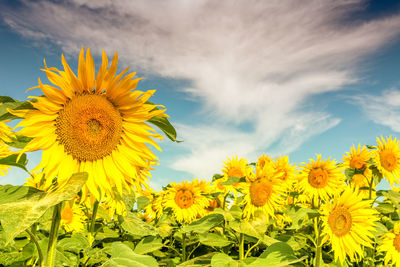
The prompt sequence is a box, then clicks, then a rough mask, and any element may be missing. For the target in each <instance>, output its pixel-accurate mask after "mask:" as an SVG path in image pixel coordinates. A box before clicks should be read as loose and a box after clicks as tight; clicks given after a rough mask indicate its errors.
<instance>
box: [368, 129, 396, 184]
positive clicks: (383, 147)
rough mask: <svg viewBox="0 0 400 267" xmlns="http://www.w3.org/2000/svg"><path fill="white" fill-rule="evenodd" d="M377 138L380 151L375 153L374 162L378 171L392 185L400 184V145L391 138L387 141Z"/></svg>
mask: <svg viewBox="0 0 400 267" xmlns="http://www.w3.org/2000/svg"><path fill="white" fill-rule="evenodd" d="M381 138H382V140H380V139H379V138H376V142H377V143H378V149H377V150H375V151H374V152H375V153H374V161H375V165H376V167H377V168H378V170H379V171H380V172H381V173H382V175H383V176H385V177H386V178H387V179H388V180H389V183H390V185H393V183H399V182H400V143H399V141H398V140H397V139H396V138H394V139H393V140H392V137H391V136H389V138H388V139H387V140H385V139H384V138H383V137H381Z"/></svg>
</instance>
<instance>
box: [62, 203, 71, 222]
mask: <svg viewBox="0 0 400 267" xmlns="http://www.w3.org/2000/svg"><path fill="white" fill-rule="evenodd" d="M73 217H74V212H73V211H72V209H71V208H70V207H65V208H64V209H63V210H62V212H61V219H63V220H64V221H65V223H66V224H70V223H71V222H72V218H73Z"/></svg>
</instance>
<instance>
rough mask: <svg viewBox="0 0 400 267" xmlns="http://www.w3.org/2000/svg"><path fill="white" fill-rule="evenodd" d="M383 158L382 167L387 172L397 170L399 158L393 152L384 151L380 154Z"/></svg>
mask: <svg viewBox="0 0 400 267" xmlns="http://www.w3.org/2000/svg"><path fill="white" fill-rule="evenodd" d="M379 156H380V158H381V164H382V167H383V168H385V169H386V170H387V171H389V172H391V171H393V170H394V169H395V167H396V163H397V158H396V155H395V154H394V153H393V152H392V151H387V150H383V151H382V152H381V153H380V154H379Z"/></svg>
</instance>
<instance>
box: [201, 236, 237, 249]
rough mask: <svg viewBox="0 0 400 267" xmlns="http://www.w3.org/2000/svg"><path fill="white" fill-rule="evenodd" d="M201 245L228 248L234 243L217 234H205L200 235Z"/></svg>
mask: <svg viewBox="0 0 400 267" xmlns="http://www.w3.org/2000/svg"><path fill="white" fill-rule="evenodd" d="M199 241H200V243H202V244H203V245H206V246H210V247H226V246H228V245H230V244H232V241H230V240H228V239H226V237H225V236H221V235H219V234H216V233H204V234H201V235H200V238H199Z"/></svg>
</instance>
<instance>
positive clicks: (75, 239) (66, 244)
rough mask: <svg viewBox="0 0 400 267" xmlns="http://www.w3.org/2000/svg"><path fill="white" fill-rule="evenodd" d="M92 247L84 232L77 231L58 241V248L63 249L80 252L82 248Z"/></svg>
mask: <svg viewBox="0 0 400 267" xmlns="http://www.w3.org/2000/svg"><path fill="white" fill-rule="evenodd" d="M89 247H90V243H89V240H88V239H87V237H86V236H85V234H84V233H76V234H73V235H72V236H71V237H68V238H63V239H61V240H60V241H59V242H58V243H57V248H59V249H61V250H63V251H69V252H74V253H76V254H78V253H79V252H80V251H81V250H85V249H88V248H89Z"/></svg>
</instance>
